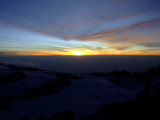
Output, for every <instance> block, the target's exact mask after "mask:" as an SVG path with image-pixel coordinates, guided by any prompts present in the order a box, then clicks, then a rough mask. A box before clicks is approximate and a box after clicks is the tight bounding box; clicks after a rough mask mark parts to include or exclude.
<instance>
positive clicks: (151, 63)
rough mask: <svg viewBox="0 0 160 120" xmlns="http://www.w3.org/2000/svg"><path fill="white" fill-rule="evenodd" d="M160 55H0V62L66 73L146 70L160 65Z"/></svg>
mask: <svg viewBox="0 0 160 120" xmlns="http://www.w3.org/2000/svg"><path fill="white" fill-rule="evenodd" d="M159 61H160V56H135V55H130V56H127V55H125V56H120V55H118V56H117V55H110V56H102V55H98V56H95V55H94V56H0V62H3V63H8V64H15V65H22V66H29V67H38V68H42V69H45V70H48V71H56V72H64V73H89V72H111V71H113V70H128V71H132V72H133V71H139V72H141V71H146V70H147V69H149V68H150V67H155V66H158V65H160V62H159Z"/></svg>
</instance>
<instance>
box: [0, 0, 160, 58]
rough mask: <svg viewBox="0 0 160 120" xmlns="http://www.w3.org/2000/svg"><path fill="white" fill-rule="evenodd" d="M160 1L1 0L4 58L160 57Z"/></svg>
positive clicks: (0, 37) (0, 33) (0, 51)
mask: <svg viewBox="0 0 160 120" xmlns="http://www.w3.org/2000/svg"><path fill="white" fill-rule="evenodd" d="M159 4H160V1H159V0H134V1H133V0H121V1H120V0H23V1H22V0H0V55H70V54H72V53H73V51H80V52H83V54H84V55H85V54H86V55H110V54H112V55H121V54H127V55H134V54H139V55H160V39H159V38H160V34H159V33H160V6H159Z"/></svg>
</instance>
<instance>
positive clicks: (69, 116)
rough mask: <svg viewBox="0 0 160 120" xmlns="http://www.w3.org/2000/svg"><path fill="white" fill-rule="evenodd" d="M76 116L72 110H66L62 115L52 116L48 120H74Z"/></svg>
mask: <svg viewBox="0 0 160 120" xmlns="http://www.w3.org/2000/svg"><path fill="white" fill-rule="evenodd" d="M73 119H74V114H73V112H72V111H70V110H64V111H62V112H60V113H57V114H55V115H52V116H51V117H49V119H48V120H73Z"/></svg>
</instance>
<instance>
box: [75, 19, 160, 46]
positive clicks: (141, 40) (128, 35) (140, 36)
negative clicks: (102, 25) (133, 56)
mask: <svg viewBox="0 0 160 120" xmlns="http://www.w3.org/2000/svg"><path fill="white" fill-rule="evenodd" d="M158 25H160V18H158V19H153V20H150V21H144V22H140V23H136V24H132V25H129V26H124V27H121V28H117V29H112V30H107V31H104V32H99V33H95V34H89V35H85V36H80V37H77V38H75V39H77V40H82V41H97V42H102V43H104V44H107V45H108V46H109V47H111V48H115V49H125V48H127V47H130V46H133V45H138V44H143V45H147V44H148V42H152V43H153V44H154V42H157V41H159V34H158V33H159V31H160V29H159V28H158V29H155V30H154V29H152V27H155V26H158ZM150 28H151V29H150ZM147 30H148V31H147ZM156 33H157V34H156ZM148 45H149V44H148ZM150 45H151V44H150ZM156 45H157V46H158V44H156ZM152 46H153V45H152ZM159 46H160V45H159Z"/></svg>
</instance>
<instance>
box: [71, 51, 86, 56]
mask: <svg viewBox="0 0 160 120" xmlns="http://www.w3.org/2000/svg"><path fill="white" fill-rule="evenodd" d="M72 54H73V55H77V56H80V55H84V53H83V52H80V51H73V52H72Z"/></svg>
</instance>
